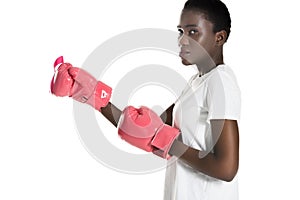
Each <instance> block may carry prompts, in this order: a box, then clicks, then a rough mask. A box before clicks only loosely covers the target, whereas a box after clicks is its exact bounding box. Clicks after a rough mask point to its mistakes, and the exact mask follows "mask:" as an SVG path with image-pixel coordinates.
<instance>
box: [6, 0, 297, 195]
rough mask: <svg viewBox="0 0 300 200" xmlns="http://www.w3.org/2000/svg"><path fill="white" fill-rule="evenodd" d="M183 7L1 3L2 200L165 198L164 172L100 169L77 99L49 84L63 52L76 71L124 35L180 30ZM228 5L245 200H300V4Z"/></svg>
mask: <svg viewBox="0 0 300 200" xmlns="http://www.w3.org/2000/svg"><path fill="white" fill-rule="evenodd" d="M184 2H185V1H183V0H180V1H174V0H164V1H161V0H152V1H141V0H127V1H122V0H115V1H91V0H86V1H66V0H63V1H33V0H28V1H17V0H13V1H1V3H0V22H1V23H0V26H1V31H0V36H1V37H0V52H1V54H0V56H1V59H0V60H1V68H0V69H1V73H0V87H1V88H0V91H1V104H0V117H1V126H0V163H1V164H0V199H3V200H4V199H5V200H10V199H32V200H33V199H89V200H92V199H132V200H135V199H146V200H147V199H162V195H163V184H164V171H163V170H161V171H159V172H156V173H151V174H144V175H132V174H125V173H120V172H117V171H115V170H112V169H110V168H108V167H106V166H104V165H102V164H101V163H99V162H97V161H96V160H95V159H94V158H93V157H92V156H91V155H90V154H89V153H88V152H87V151H86V149H85V148H84V146H83V145H82V143H81V141H80V138H79V136H78V134H77V132H76V127H75V124H74V119H73V111H72V109H73V107H72V105H73V102H72V100H71V99H68V98H57V97H54V96H52V95H50V93H49V84H50V79H51V77H52V74H53V68H52V63H53V61H54V59H55V58H56V57H57V56H59V55H64V56H65V58H66V59H67V60H68V61H70V62H72V63H73V64H74V65H77V66H80V65H81V64H82V63H83V62H84V61H85V59H86V58H87V56H88V55H89V54H90V53H91V52H92V51H93V50H94V49H95V48H96V47H97V46H99V45H100V44H101V43H102V42H104V41H106V40H108V39H110V38H111V37H113V36H115V35H118V34H120V33H123V32H125V31H130V30H133V29H139V28H163V29H168V30H174V31H177V30H176V26H177V23H178V20H179V14H180V9H181V8H182V6H183V3H184ZM224 2H225V3H226V4H227V5H228V7H229V10H230V12H231V15H232V21H233V22H232V34H231V36H230V38H229V41H228V44H226V47H225V62H226V63H227V64H229V65H230V66H231V67H232V68H233V69H234V71H235V73H236V75H237V78H238V81H239V84H240V87H241V90H242V119H241V123H240V134H241V151H240V170H239V182H240V184H239V187H240V199H243V200H247V199H297V198H298V199H299V197H300V195H299V192H298V187H297V184H293V183H295V182H296V183H297V180H298V179H299V178H300V174H299V168H300V166H299V164H297V163H299V162H297V160H298V156H297V153H298V152H299V150H298V148H297V144H298V143H299V142H298V139H299V136H298V134H299V130H298V114H299V112H300V106H299V102H300V99H299V95H297V91H298V90H299V89H297V87H299V85H300V81H299V78H298V72H299V70H298V68H299V63H297V58H298V57H299V55H298V48H299V44H300V43H299V39H298V35H297V34H298V32H299V26H298V24H299V23H298V20H297V19H299V17H300V16H299V11H298V7H297V5H298V4H297V1H293V0H286V1H284V2H280V1H271V0H265V1H259V0H252V1H243V0H232V1H229V0H224ZM141 37H143V36H141ZM104 56H105V55H104ZM139 58H140V57H138V58H136V59H137V60H138V62H140V61H141V60H139ZM99 59H101V58H99ZM141 59H142V58H141ZM178 62H179V64H178V66H180V61H179V60H178ZM164 63H166V62H165V61H164ZM115 81H117V80H115ZM141 96H142V95H141ZM141 98H142V97H141ZM142 100H143V99H139V101H142ZM145 101H146V99H145ZM99 124H101V125H102V126H103V127H105V129H106V130H107V131H106V132H111V133H112V135H116V130H115V129H114V128H113V127H112V126H111V125H110V124H109V123H108V122H106V120H105V119H103V118H102V117H99ZM116 139H117V137H116ZM120 143H122V142H120ZM122 145H123V144H122ZM122 148H126V146H124V147H122ZM128 148H129V147H128ZM104 151H105V149H104ZM108 153H109V152H108Z"/></svg>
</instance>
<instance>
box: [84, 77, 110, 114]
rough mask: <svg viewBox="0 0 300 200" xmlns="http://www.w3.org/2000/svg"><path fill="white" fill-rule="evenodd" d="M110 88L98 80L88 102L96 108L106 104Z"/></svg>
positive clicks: (98, 108)
mask: <svg viewBox="0 0 300 200" xmlns="http://www.w3.org/2000/svg"><path fill="white" fill-rule="evenodd" d="M111 93H112V88H111V87H109V86H108V85H106V84H105V83H103V82H101V81H98V82H97V85H96V87H95V90H94V94H93V95H92V96H91V98H89V100H88V102H87V103H88V104H90V105H91V106H93V107H94V108H95V109H96V110H99V111H100V108H102V107H105V106H107V104H108V102H109V100H110V98H111Z"/></svg>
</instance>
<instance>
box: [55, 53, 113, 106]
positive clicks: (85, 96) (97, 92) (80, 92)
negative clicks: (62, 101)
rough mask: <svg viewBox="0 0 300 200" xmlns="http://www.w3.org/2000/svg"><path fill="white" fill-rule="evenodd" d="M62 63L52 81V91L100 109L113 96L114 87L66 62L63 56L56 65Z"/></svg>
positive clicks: (57, 94) (57, 60)
mask: <svg viewBox="0 0 300 200" xmlns="http://www.w3.org/2000/svg"><path fill="white" fill-rule="evenodd" d="M58 64H61V65H60V66H59V67H58V69H57V70H56V72H55V74H54V76H53V78H52V81H51V93H52V94H54V95H56V96H61V97H63V96H69V97H72V98H73V99H74V100H76V101H79V102H82V103H87V104H89V105H91V106H92V107H94V108H95V109H97V110H99V111H100V108H101V107H105V106H106V105H107V104H108V102H109V100H110V97H111V92H112V89H111V87H109V86H107V85H106V84H104V83H103V82H101V81H97V80H96V79H95V78H94V77H93V76H92V75H90V74H89V73H88V72H86V71H85V70H83V69H80V68H77V67H73V66H72V65H71V64H69V63H64V61H63V57H62V56H61V57H59V58H57V59H56V61H55V62H54V67H56V66H57V65H58Z"/></svg>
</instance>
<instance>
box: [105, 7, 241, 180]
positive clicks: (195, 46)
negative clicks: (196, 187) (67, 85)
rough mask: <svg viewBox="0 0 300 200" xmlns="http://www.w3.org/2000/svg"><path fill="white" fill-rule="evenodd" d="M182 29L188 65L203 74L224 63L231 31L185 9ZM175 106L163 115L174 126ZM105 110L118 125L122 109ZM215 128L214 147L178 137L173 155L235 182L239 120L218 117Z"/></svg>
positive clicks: (183, 52)
mask: <svg viewBox="0 0 300 200" xmlns="http://www.w3.org/2000/svg"><path fill="white" fill-rule="evenodd" d="M178 30H179V33H180V37H179V40H178V43H179V45H180V47H181V52H180V57H181V58H182V63H183V64H184V65H192V64H196V66H197V68H198V70H199V73H200V74H204V73H207V72H209V71H210V70H211V69H213V68H215V67H216V66H217V65H219V64H223V63H224V62H223V45H224V43H225V42H226V39H227V34H226V32H225V31H220V32H217V33H214V32H213V24H212V23H211V22H210V21H208V20H207V19H206V17H205V15H204V14H202V13H200V12H198V11H190V10H185V11H183V12H182V14H181V18H180V23H179V25H178ZM203 49H204V50H205V52H203ZM206 52H207V53H206ZM200 54H201V55H200ZM173 108H174V104H172V105H171V106H170V107H169V108H168V109H167V110H166V111H165V112H164V113H163V114H162V115H161V118H163V119H164V121H165V123H166V124H168V125H172V112H173ZM101 113H102V114H103V115H104V116H105V117H106V118H107V119H108V120H109V121H110V122H111V123H112V124H113V125H114V126H115V127H117V124H118V121H119V118H120V116H121V113H122V111H121V110H119V109H118V108H117V107H116V106H114V105H113V104H112V103H109V104H108V105H107V106H106V107H105V108H102V109H101ZM211 128H212V136H213V141H214V143H215V145H214V147H213V149H211V150H209V151H207V152H204V151H200V150H197V149H194V148H191V147H189V146H187V145H185V144H184V143H182V142H181V141H179V140H175V142H174V143H173V144H172V147H171V149H170V151H169V154H171V155H173V156H176V157H178V158H179V159H180V160H181V161H183V162H184V163H186V164H188V165H189V166H190V167H192V168H193V169H195V170H198V171H200V172H202V173H204V174H207V175H209V176H211V177H214V178H217V179H220V180H224V181H231V180H232V179H233V178H234V177H235V175H236V173H237V171H238V164H239V130H238V123H237V121H236V120H229V119H214V120H211Z"/></svg>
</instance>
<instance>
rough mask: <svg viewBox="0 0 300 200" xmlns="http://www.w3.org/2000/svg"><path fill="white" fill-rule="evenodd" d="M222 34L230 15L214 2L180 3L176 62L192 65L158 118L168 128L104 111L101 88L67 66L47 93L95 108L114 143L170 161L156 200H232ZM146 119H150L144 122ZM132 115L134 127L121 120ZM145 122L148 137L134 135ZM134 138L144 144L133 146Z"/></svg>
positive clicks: (236, 113) (233, 102)
mask: <svg viewBox="0 0 300 200" xmlns="http://www.w3.org/2000/svg"><path fill="white" fill-rule="evenodd" d="M230 27H231V19H230V14H229V12H228V9H227V7H226V6H225V4H224V3H222V2H221V1H220V0H188V1H187V2H186V3H185V5H184V8H183V10H182V13H181V17H180V22H179V25H178V27H177V28H178V31H179V38H178V43H179V46H180V48H181V50H180V54H179V56H180V57H181V59H182V63H183V64H184V65H187V66H189V65H196V66H197V69H198V73H197V74H195V75H194V76H192V77H191V79H190V81H189V82H188V85H187V87H186V88H185V89H184V91H183V92H182V94H181V96H180V97H179V98H178V99H177V101H176V102H175V103H174V104H172V105H171V106H170V107H169V108H168V109H167V110H166V111H165V113H163V115H164V116H166V121H165V124H169V125H170V126H169V127H167V125H163V126H161V122H160V118H159V117H157V116H155V115H156V114H155V113H154V112H152V111H149V110H147V109H144V108H142V109H135V108H130V109H127V110H126V109H125V110H126V111H123V112H122V111H121V110H119V109H118V108H117V107H115V106H114V105H113V104H112V103H108V101H109V96H110V93H111V89H110V88H109V87H108V86H106V85H105V84H103V83H102V82H99V81H97V80H96V79H95V78H93V77H92V76H91V75H89V74H88V73H86V72H84V71H82V73H79V72H80V69H79V68H74V67H72V66H71V65H70V64H62V65H61V66H60V67H59V72H58V74H57V76H56V78H55V79H53V80H52V84H51V91H52V93H54V94H56V95H57V96H71V97H72V98H74V99H75V100H77V101H80V102H84V103H88V104H90V105H91V106H93V107H95V108H96V109H97V110H100V108H101V107H102V108H101V113H102V114H103V115H104V116H105V117H106V118H107V119H108V120H109V121H110V122H111V123H113V124H114V125H115V126H116V127H117V126H121V128H120V127H119V135H121V137H122V138H123V139H125V140H126V141H127V142H129V143H131V144H133V145H135V146H138V147H140V148H142V149H144V150H149V151H153V152H154V153H155V152H156V154H160V156H161V155H162V154H164V156H162V157H166V153H167V154H168V155H171V156H172V159H170V160H169V161H170V163H169V165H168V167H167V170H166V179H165V197H164V199H166V200H173V199H178V200H183V199H188V200H196V199H197V200H198V199H199V200H201V199H205V200H217V199H222V200H236V199H238V188H237V179H236V178H235V177H236V174H237V171H238V164H239V131H238V120H239V117H240V105H241V102H240V101H241V100H240V90H239V87H238V84H237V82H236V79H235V76H234V73H233V72H232V70H231V69H230V67H229V66H227V65H225V64H224V60H223V45H224V44H225V42H226V41H227V39H228V37H229V34H230ZM103 91H104V93H103ZM128 110H129V111H130V112H131V113H129V111H128ZM124 113H125V114H124ZM126 113H127V116H126ZM128 113H129V114H128ZM149 113H150V114H151V117H153V118H151V117H150V118H149V116H148V114H149ZM122 114H123V118H122V120H123V121H121V125H120V122H119V119H120V116H121V115H122ZM132 114H133V115H136V116H137V119H138V122H132V121H134V120H132V119H130V120H131V121H130V120H127V119H129V118H130V117H131V118H132V116H133V115H132ZM146 115H147V116H146ZM124 116H125V117H124ZM145 116H146V117H145ZM158 118H159V120H158ZM124 119H125V122H124ZM149 119H150V120H149ZM126 120H127V121H126ZM147 120H148V122H149V121H150V122H151V121H153V122H158V125H159V126H156V125H155V126H152V128H153V127H154V128H155V133H153V134H152V133H150V134H149V131H150V132H151V130H149V131H148V128H149V127H148V128H143V129H141V127H142V126H144V125H145V124H146V123H145V121H147ZM128 121H130V122H128ZM148 122H147V123H148ZM124 123H127V124H126V125H124ZM128 123H129V124H128ZM151 123H152V122H151ZM137 124H138V125H137ZM171 126H172V127H171ZM132 127H133V128H132ZM158 127H159V128H158ZM161 127H163V128H161ZM165 127H166V129H165ZM170 127H171V128H170ZM122 128H123V129H122ZM120 129H121V131H120ZM146 129H147V131H148V132H147V131H145V130H146ZM134 130H138V131H134ZM152 130H153V129H152ZM161 130H163V131H161ZM127 131H128V132H131V133H130V134H127V133H126V132H127ZM120 132H121V134H120ZM132 132H133V133H132ZM179 133H180V134H179ZM140 134H146V135H150V136H151V137H150V139H149V140H148V139H145V138H142V139H141V138H139V135H140ZM178 135H179V136H178ZM152 136H153V137H152ZM166 141H167V142H166ZM161 144H163V145H161ZM165 144H167V146H168V148H165V147H166V146H164V145H165ZM160 148H161V149H160ZM156 150H160V151H159V152H157V151H156Z"/></svg>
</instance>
